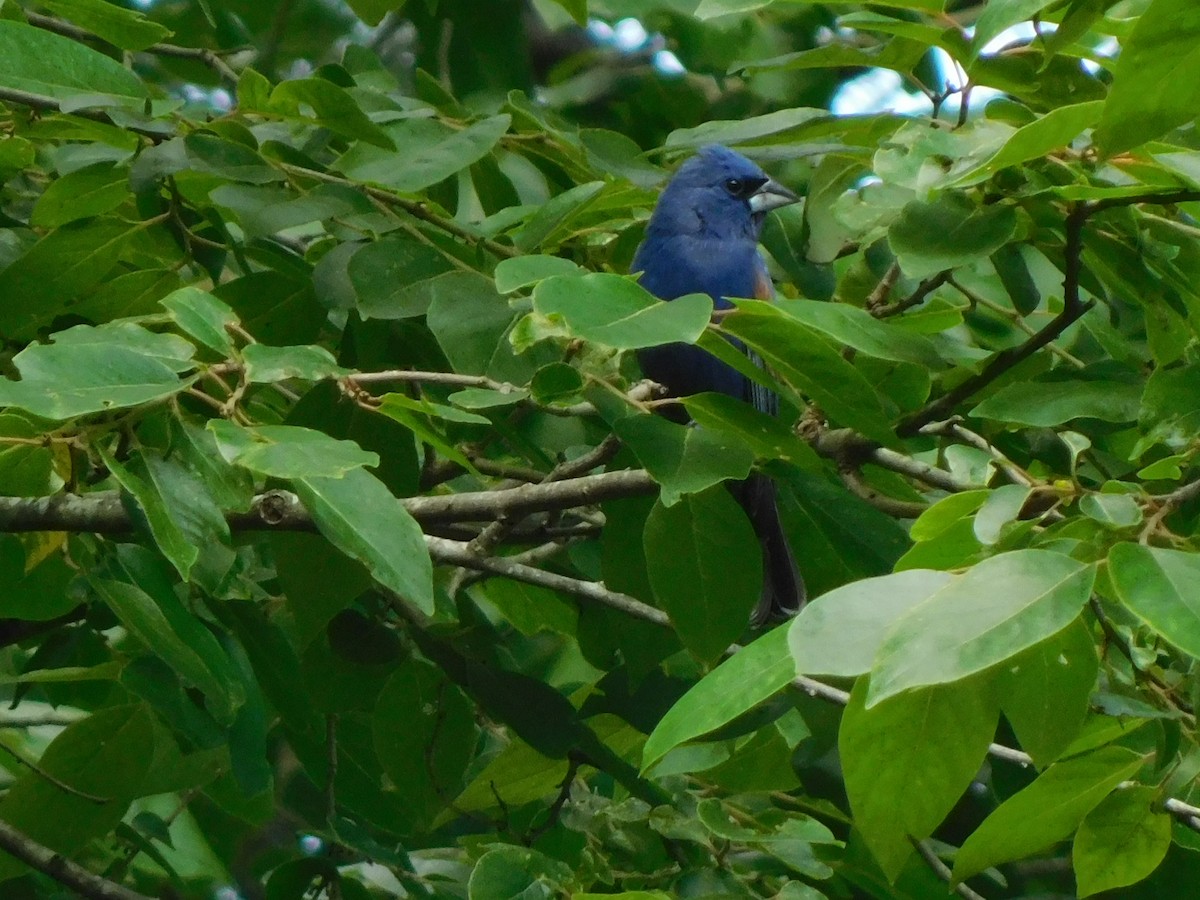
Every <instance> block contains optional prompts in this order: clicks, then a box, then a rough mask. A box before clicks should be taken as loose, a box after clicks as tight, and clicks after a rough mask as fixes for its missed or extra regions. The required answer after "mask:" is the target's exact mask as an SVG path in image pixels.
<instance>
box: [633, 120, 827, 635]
mask: <svg viewBox="0 0 1200 900" xmlns="http://www.w3.org/2000/svg"><path fill="white" fill-rule="evenodd" d="M798 199H799V198H798V197H797V196H796V195H795V194H794V193H792V192H791V191H790V190H788V189H787V188H786V187H784V186H783V185H781V184H779V183H778V182H776V181H774V180H772V179H771V178H769V177H767V175H766V173H765V172H763V170H762V169H760V168H759V167H758V166H757V165H755V164H754V163H752V162H751V161H750V160H748V159H746V157H744V156H742V155H741V154H740V153H735V152H734V151H732V150H730V149H728V148H727V147H722V146H720V145H717V144H711V145H709V146H707V147H703V148H702V149H701V150H700V151H699V152H698V153H697V154H696V155H695V156H693V157H692V158H691V159H689V160H688V161H687V162H685V163H684V164H683V165H682V166H680V168H679V171H678V172H676V173H675V176H674V177H673V178H672V179H671V181H670V183H669V184H668V185H667V187H666V189H665V190H664V191H663V193H662V196H661V197H660V198H659V200H658V205H657V206H656V207H655V208H654V213H653V214H652V215H651V216H650V223H649V224H648V225H647V227H646V239H645V240H644V241H642V244H641V246H640V247H638V249H637V253H636V254H635V255H634V258H633V271H634V272H641V278H640V281H641V284H642V286H643V287H644V288H646V290H648V291H649V292H650V293H652V294H654V295H655V296H656V297H660V298H661V299H663V300H674V299H675V298H676V297H682V296H683V295H684V294H708V295H709V296H710V297H712V299H713V304H714V306H715V307H716V308H717V309H729V308H731V307H732V304H731V303H730V302H729V299H728V298H730V297H748V298H758V299H760V300H770V299H772V298H773V297H774V295H775V290H774V287H773V286H772V284H771V278H770V275H769V274H768V273H767V266H766V263H765V262H764V261H763V258H762V255H761V254H760V253H759V251H758V236H759V232H760V231H761V230H762V223H763V219H764V218H765V217H766V214H767V213H768V212H770V211H771V210H773V209H778V208H779V207H781V206H787V205H788V204H790V203H795V202H796V201H797V200H798ZM743 349H744V348H743ZM638 360H639V362H640V363H641V366H642V372H643V373H644V374H645V375H646V377H647V378H651V379H653V380H654V381H657V382H658V383H659V384H662V385H664V386H665V387H666V388H667V390H668V391H670V393H671V394H672V396H676V397H678V396H686V395H688V394H695V393H699V392H701V391H717V392H719V393H722V394H728V395H729V396H731V397H736V398H738V399H739V400H744V401H746V402H747V403H750V404H752V405H753V406H754V407H755V408H756V409H758V410H760V411H762V412H765V413H768V414H770V415H776V414H777V413H778V412H779V398H778V397H776V395H775V394H774V393H772V392H771V391H768V390H766V389H765V388H762V387H760V386H759V385H757V384H755V383H754V382H753V381H751V380H750V379H748V378H746V377H745V376H744V375H742V374H741V373H740V372H738V371H737V370H736V369H734V368H732V367H730V366H728V365H726V364H725V363H723V362H721V361H720V360H718V359H717V358H716V357H714V356H712V355H710V354H709V353H707V352H705V351H704V350H701V349H700V348H699V347H693V346H691V345H689V344H666V345H664V346H661V347H651V348H649V349H647V350H643V351H641V352H640V353H639V354H638ZM730 490H731V492H732V493H733V495H734V497H735V498H736V499H737V501H738V502H739V503H740V504H741V506H742V508H743V509H744V510H745V511H746V514H747V516H748V517H749V519H750V523H751V524H752V525H753V526H754V532H755V534H757V535H758V539H759V542H760V543H761V545H762V555H763V590H762V596H761V598H760V599H759V602H758V606H757V607H756V608H755V610H754V614H753V616H752V618H751V621H752V622H753V623H755V624H761V623H763V622H766V621H768V620H769V619H771V618H775V617H779V616H786V615H790V614H792V613H794V612H796V611H797V610H798V609H799V608H800V606H801V605H802V604H803V603H804V599H805V590H804V580H803V579H802V578H801V577H800V572H799V570H798V569H797V568H796V561H795V558H794V557H793V556H792V551H791V547H789V546H788V541H787V537H786V535H785V534H784V531H783V526H782V524H781V523H780V521H779V510H778V508H777V505H776V498H775V485H774V483H773V482H772V481H771V479H770V478H768V477H767V476H765V475H759V474H753V475H751V476H750V477H749V478H748V479H746V480H745V481H742V482H737V483H735V484H732V485H730Z"/></svg>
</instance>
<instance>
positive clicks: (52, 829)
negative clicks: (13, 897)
mask: <svg viewBox="0 0 1200 900" xmlns="http://www.w3.org/2000/svg"><path fill="white" fill-rule="evenodd" d="M15 749H16V748H15V747H14V748H13V750H14V752H15ZM154 752H155V729H154V720H153V718H152V716H151V715H150V712H149V711H148V710H147V708H146V707H145V706H142V705H140V704H131V705H121V706H110V707H108V708H107V709H101V710H97V711H96V712H94V713H92V714H91V715H89V716H88V717H87V718H86V719H83V720H81V721H79V722H75V723H74V724H72V725H69V726H67V728H65V729H64V730H63V731H62V732H61V733H60V734H59V735H58V736H57V737H55V738H54V740H53V741H52V742H51V743H50V746H49V747H47V748H46V752H45V753H43V754H42V756H41V759H39V760H38V768H39V769H40V771H39V772H33V771H29V772H24V773H23V774H22V775H21V776H20V777H19V778H18V779H17V781H16V783H15V784H14V785H13V786H12V787H11V788H9V790H8V791H7V792H6V793H5V795H4V799H3V800H0V817H3V819H4V821H5V822H7V823H8V824H9V825H10V826H11V827H13V828H18V829H20V831H21V833H22V834H24V835H25V836H26V837H28V838H30V839H31V840H34V841H37V842H38V843H41V844H43V845H45V846H47V847H50V848H52V849H53V850H55V851H57V852H58V853H62V854H66V855H68V856H72V855H74V854H76V853H77V852H78V851H80V850H82V849H83V848H84V847H85V846H86V845H87V844H88V842H89V841H92V840H93V839H95V838H98V837H101V836H102V835H104V834H107V833H108V832H109V831H110V830H111V829H112V828H114V827H115V826H116V825H117V823H118V822H120V821H121V818H122V817H123V816H124V815H125V811H126V809H127V808H128V806H129V802H130V801H131V800H133V799H134V798H136V797H138V796H140V795H141V793H142V785H143V784H144V783H145V781H146V777H147V773H148V771H149V769H150V765H151V763H152V761H153V759H154ZM6 755H7V754H6ZM43 773H45V774H43ZM47 776H49V777H47ZM51 778H53V779H56V780H58V781H60V782H62V783H64V784H67V785H70V787H71V788H73V789H74V791H75V792H83V793H85V794H88V795H90V797H100V798H103V799H104V801H105V802H103V803H97V802H96V801H95V800H93V799H90V798H89V797H83V796H80V794H79V793H72V792H68V791H65V790H63V789H62V788H60V787H58V786H57V785H55V784H54V783H53V782H52V781H51V780H50V779H51ZM25 871H27V870H26V869H25V866H24V865H23V864H21V863H19V862H17V860H16V859H15V858H14V857H12V856H9V855H7V854H5V855H4V856H3V857H0V879H4V880H7V879H10V878H12V877H14V876H15V875H19V874H21V873H23V872H25Z"/></svg>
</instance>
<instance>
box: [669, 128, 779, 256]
mask: <svg viewBox="0 0 1200 900" xmlns="http://www.w3.org/2000/svg"><path fill="white" fill-rule="evenodd" d="M798 199H800V198H799V197H797V196H796V195H795V194H794V193H792V192H791V191H790V190H788V189H787V188H785V187H784V186H783V185H781V184H780V183H779V182H777V181H774V180H773V179H771V178H769V177H768V176H767V174H766V173H765V172H764V171H763V170H762V169H760V168H759V167H758V166H757V165H755V164H754V163H753V162H751V161H750V160H748V159H746V157H744V156H742V155H741V154H740V153H735V152H734V151H733V150H730V149H729V148H728V147H722V146H721V145H720V144H709V145H708V146H706V147H702V148H701V149H700V151H699V152H698V153H697V154H696V155H695V156H693V157H692V158H691V159H689V160H688V161H687V162H685V163H684V164H683V165H682V166H680V167H679V171H677V172H676V173H675V176H674V177H673V178H672V179H671V182H670V183H669V184H668V185H667V188H666V190H665V191H663V195H662V197H661V198H660V199H659V201H658V206H657V207H656V208H655V211H654V216H653V217H652V219H651V227H655V226H658V227H663V228H666V229H669V230H670V231H672V232H674V233H690V234H705V235H711V236H712V237H716V238H722V239H730V240H735V239H739V238H748V239H750V240H758V232H759V229H760V228H761V227H762V220H763V217H764V216H765V215H766V214H767V213H768V212H770V211H771V210H773V209H778V208H779V207H781V206H787V205H788V204H790V203H795V202H796V201H797V200H798Z"/></svg>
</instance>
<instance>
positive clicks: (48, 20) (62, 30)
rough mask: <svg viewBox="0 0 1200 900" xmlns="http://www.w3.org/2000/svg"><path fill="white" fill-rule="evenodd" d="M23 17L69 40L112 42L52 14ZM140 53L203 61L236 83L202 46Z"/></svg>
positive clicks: (216, 55)
mask: <svg viewBox="0 0 1200 900" xmlns="http://www.w3.org/2000/svg"><path fill="white" fill-rule="evenodd" d="M25 18H26V20H27V21H28V22H29V24H30V25H33V26H34V27H35V28H41V29H42V30H44V31H52V32H54V33H55V34H61V35H62V36H63V37H69V38H71V40H74V41H80V42H89V41H100V42H101V43H104V44H108V45H109V46H112V44H111V43H110V42H109V41H107V40H105V39H104V38H102V37H101V36H100V35H98V34H96V33H95V32H91V31H88V30H87V29H86V28H80V27H79V26H78V25H72V24H71V23H70V22H65V21H63V20H62V19H56V18H54V17H53V16H44V15H41V14H40V13H35V12H26V13H25ZM139 52H141V53H152V54H154V55H155V56H170V57H174V58H176V59H190V60H194V61H195V62H198V63H203V64H204V65H206V66H208V67H209V68H210V69H212V70H213V71H214V72H216V73H217V74H218V75H220V76H221V77H222V78H224V79H225V80H226V81H228V82H229V83H230V84H237V83H238V73H237V72H235V71H234V70H233V69H232V68H230V66H229V64H228V63H227V62H225V60H223V59H222V58H221V56H220V54H219V53H216V52H215V51H213V50H209V49H207V48H204V47H182V46H180V45H178V44H162V43H159V44H151V45H150V46H149V47H146V48H145V49H144V50H141V51H139Z"/></svg>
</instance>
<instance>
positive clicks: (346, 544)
mask: <svg viewBox="0 0 1200 900" xmlns="http://www.w3.org/2000/svg"><path fill="white" fill-rule="evenodd" d="M372 455H374V454H372ZM292 483H293V485H294V487H295V489H296V493H297V495H299V497H300V500H301V502H303V503H304V505H305V507H306V508H307V509H308V511H309V512H310V513H311V514H312V517H313V520H314V521H315V522H316V523H317V528H318V529H319V530H320V532H321V533H322V534H323V535H325V537H327V538H329V540H330V541H331V542H332V543H333V545H334V546H335V547H337V548H338V549H339V550H341V551H342V552H343V553H345V554H346V555H347V556H349V557H351V558H353V559H357V560H358V561H359V562H361V563H362V564H363V565H365V566H366V567H367V568H368V569H369V570H370V572H371V575H372V576H373V577H374V578H375V580H376V581H378V582H379V583H380V584H382V585H383V586H384V587H386V588H388V589H389V590H392V591H395V592H396V593H397V594H399V595H400V597H401V598H402V599H404V600H405V601H407V602H409V603H411V604H413V605H414V606H416V607H417V608H418V609H420V610H421V611H422V612H424V613H426V614H432V613H433V564H432V563H431V562H430V560H429V551H428V550H427V549H426V548H425V536H424V535H423V534H422V532H421V526H420V525H418V524H417V522H416V520H415V519H413V517H412V516H410V515H409V514H408V511H407V510H405V508H404V507H403V506H402V505H401V503H400V501H399V500H397V499H396V498H395V497H393V496H392V494H391V492H390V491H388V489H387V488H386V487H384V485H383V483H382V482H381V481H380V480H379V479H378V478H376V477H375V476H374V475H371V474H370V473H369V472H366V471H364V470H362V469H350V470H349V471H347V472H346V474H345V475H343V476H342V477H341V478H323V477H316V476H308V477H304V478H296V479H294V480H293V482H292Z"/></svg>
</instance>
